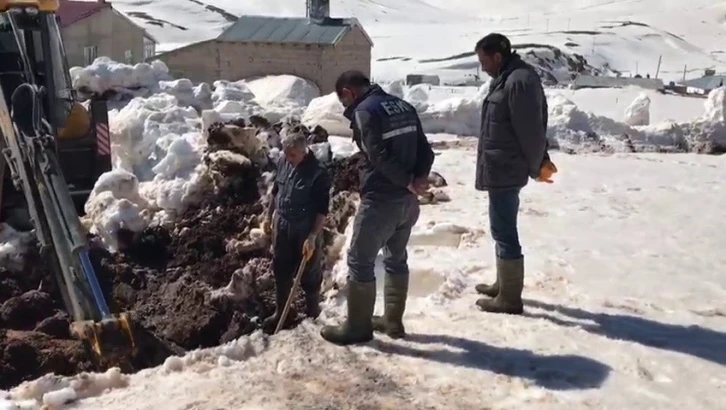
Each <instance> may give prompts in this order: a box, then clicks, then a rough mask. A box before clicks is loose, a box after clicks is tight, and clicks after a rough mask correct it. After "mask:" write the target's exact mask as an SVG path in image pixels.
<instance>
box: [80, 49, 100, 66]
mask: <svg viewBox="0 0 726 410" xmlns="http://www.w3.org/2000/svg"><path fill="white" fill-rule="evenodd" d="M96 58H98V47H96V46H88V47H83V60H84V62H85V63H86V65H91V64H92V63H93V61H94V60H95V59H96Z"/></svg>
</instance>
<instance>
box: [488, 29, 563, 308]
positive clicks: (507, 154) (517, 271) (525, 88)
mask: <svg viewBox="0 0 726 410" xmlns="http://www.w3.org/2000/svg"><path fill="white" fill-rule="evenodd" d="M476 53H477V55H478V57H479V61H480V62H481V65H482V68H483V69H484V71H486V73H487V74H489V76H491V77H492V80H491V82H490V85H489V94H488V95H487V96H486V98H485V99H484V104H483V107H482V113H481V133H480V135H479V146H478V150H477V161H476V184H475V187H476V189H477V190H480V191H488V193H489V224H490V229H491V233H492V238H493V239H494V241H495V242H496V256H497V264H496V266H497V268H496V269H497V280H496V282H495V283H494V284H493V285H486V284H480V285H477V286H476V290H477V292H479V293H481V294H484V295H486V296H489V297H490V298H493V299H487V298H483V299H479V300H478V301H477V302H476V304H477V306H479V308H480V309H482V310H484V311H487V312H493V313H511V314H521V313H522V311H523V306H522V289H523V286H524V257H523V256H522V248H521V246H520V244H519V233H518V231H517V214H518V213H519V192H520V190H521V189H522V188H523V187H524V186H525V185H527V182H528V180H529V178H532V179H535V180H537V181H541V182H548V183H551V182H552V181H551V180H550V179H549V177H550V176H551V175H552V174H553V173H554V172H557V169H556V168H555V166H554V164H552V162H551V161H550V159H549V155H548V154H547V148H548V144H547V98H546V96H545V93H544V89H543V88H542V82H541V81H540V77H539V75H538V74H537V72H536V71H535V70H534V68H532V67H531V66H530V65H529V64H527V63H525V62H524V61H522V60H521V59H520V57H519V55H517V54H516V53H513V52H512V47H511V44H510V42H509V39H507V38H506V37H505V36H503V35H501V34H497V33H493V34H489V35H488V36H486V37H484V38H483V39H481V40H480V41H479V42H478V43H477V45H476Z"/></svg>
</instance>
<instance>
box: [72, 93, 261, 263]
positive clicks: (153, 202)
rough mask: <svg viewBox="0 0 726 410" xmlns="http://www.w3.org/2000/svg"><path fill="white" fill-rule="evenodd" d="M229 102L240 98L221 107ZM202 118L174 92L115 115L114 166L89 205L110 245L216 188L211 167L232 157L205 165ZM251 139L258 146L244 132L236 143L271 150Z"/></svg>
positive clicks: (167, 219)
mask: <svg viewBox="0 0 726 410" xmlns="http://www.w3.org/2000/svg"><path fill="white" fill-rule="evenodd" d="M229 104H235V102H232V101H226V102H225V101H223V102H221V103H220V105H218V108H219V107H224V106H228V105H229ZM235 116H239V113H237V114H235ZM201 120H202V119H201V117H200V116H199V114H197V111H196V110H195V109H194V108H193V107H181V106H180V105H179V100H178V99H177V98H176V97H174V96H173V95H169V94H156V95H154V96H152V97H150V98H135V99H134V100H132V101H131V102H130V103H129V104H128V105H126V107H124V108H123V109H122V110H120V111H119V112H118V113H116V114H115V115H113V116H112V119H111V121H110V130H111V135H112V140H113V144H112V151H113V164H114V170H113V171H111V172H108V173H106V174H104V175H103V176H102V177H101V178H99V180H98V181H97V183H96V186H95V187H94V189H93V192H92V193H91V195H90V197H89V200H88V201H87V203H86V206H85V210H86V213H87V215H86V223H87V224H88V225H90V228H91V231H92V232H94V233H96V234H98V235H99V236H100V237H101V238H102V239H103V241H104V243H106V244H107V245H108V246H109V247H111V248H114V249H116V248H117V246H118V244H117V243H116V242H115V239H114V238H116V234H117V233H118V232H119V230H121V229H128V230H131V231H133V232H139V231H141V230H143V229H144V228H146V227H147V226H148V225H149V224H167V223H171V222H173V220H174V218H176V216H177V215H179V214H180V213H182V212H184V211H185V210H186V209H187V207H188V206H189V205H192V204H195V203H198V202H199V201H200V200H201V199H202V197H203V194H204V192H207V191H208V190H209V189H211V186H212V183H213V178H212V175H211V174H212V170H211V169H210V167H213V166H214V164H215V163H216V162H217V161H226V160H227V159H228V158H227V157H223V156H220V155H221V154H220V155H218V156H217V157H213V158H209V159H210V163H209V164H203V163H202V158H203V152H204V148H205V147H206V145H207V142H206V140H205V138H204V136H203V135H202V132H201V130H200V129H199V124H200V122H202V121H201ZM251 138H252V140H254V141H255V142H256V144H250V143H249V141H247V140H249V137H248V136H245V135H241V136H240V138H239V141H234V143H235V144H236V145H239V144H242V145H243V147H242V148H243V149H245V150H248V151H245V152H250V153H252V154H253V155H256V154H258V153H259V152H263V151H264V152H266V148H265V146H266V144H263V143H262V142H261V141H259V140H258V139H257V138H255V137H254V135H252V137H251ZM217 154H219V153H217ZM254 159H255V160H256V159H257V158H254Z"/></svg>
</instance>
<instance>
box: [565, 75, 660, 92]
mask: <svg viewBox="0 0 726 410" xmlns="http://www.w3.org/2000/svg"><path fill="white" fill-rule="evenodd" d="M623 87H640V88H644V89H647V90H655V91H663V90H664V89H665V85H664V84H663V81H662V80H659V79H657V78H635V77H633V78H631V77H601V76H591V75H579V76H577V78H575V81H573V83H572V88H574V89H576V90H577V89H580V88H623Z"/></svg>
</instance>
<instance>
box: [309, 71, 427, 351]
mask: <svg viewBox="0 0 726 410" xmlns="http://www.w3.org/2000/svg"><path fill="white" fill-rule="evenodd" d="M335 89H336V92H337V94H338V98H339V99H340V102H341V103H342V104H343V106H345V107H346V109H345V113H344V114H345V116H346V118H348V119H349V120H350V121H351V128H352V129H353V139H354V140H355V142H356V144H357V145H358V147H359V148H360V150H361V151H363V152H364V153H365V155H366V158H367V162H366V164H365V166H364V167H363V168H362V169H361V193H360V194H361V203H360V207H359V209H358V213H357V214H356V216H355V221H354V222H353V224H354V225H353V237H352V238H351V244H350V250H349V251H348V269H349V271H350V274H349V280H348V287H347V292H348V318H347V319H346V321H345V322H344V323H343V324H342V325H340V326H326V327H325V328H324V329H323V330H322V332H321V335H322V337H323V338H324V339H325V340H328V341H329V342H332V343H335V344H338V345H348V344H353V343H362V342H367V341H370V340H372V339H373V331H374V330H376V331H380V332H385V333H387V334H388V335H389V336H391V337H394V338H398V337H403V336H404V335H405V330H404V327H403V322H402V318H403V313H404V310H405V307H406V298H407V295H408V274H409V271H408V254H407V253H406V246H407V245H408V240H409V237H410V235H411V229H412V228H413V226H414V225H415V224H416V222H417V221H418V217H419V203H418V195H417V194H419V193H423V192H424V191H426V189H427V187H428V175H429V172H430V171H431V166H432V165H433V161H434V152H433V150H432V149H431V145H430V144H429V142H428V140H427V138H426V135H425V134H424V133H423V129H422V127H421V121H420V120H419V118H418V114H417V113H416V110H415V109H414V107H413V106H411V105H410V104H408V103H407V102H405V101H403V100H401V99H400V98H397V97H394V96H392V95H390V94H387V93H386V92H384V91H383V90H382V89H381V88H380V87H379V86H377V85H372V84H371V83H370V80H369V79H368V78H367V77H366V76H365V75H364V74H363V73H361V72H359V71H349V72H346V73H343V74H342V75H341V76H340V77H339V78H338V80H337V82H336V85H335ZM381 248H382V249H383V252H384V254H383V255H384V259H383V263H384V266H385V271H386V276H385V290H384V299H385V313H384V315H383V316H382V317H375V318H373V317H372V315H373V309H374V305H375V300H376V278H375V273H374V272H373V268H374V266H375V261H376V256H377V255H378V252H379V251H380V250H381Z"/></svg>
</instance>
